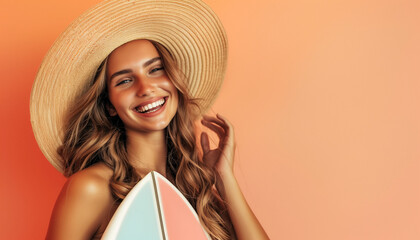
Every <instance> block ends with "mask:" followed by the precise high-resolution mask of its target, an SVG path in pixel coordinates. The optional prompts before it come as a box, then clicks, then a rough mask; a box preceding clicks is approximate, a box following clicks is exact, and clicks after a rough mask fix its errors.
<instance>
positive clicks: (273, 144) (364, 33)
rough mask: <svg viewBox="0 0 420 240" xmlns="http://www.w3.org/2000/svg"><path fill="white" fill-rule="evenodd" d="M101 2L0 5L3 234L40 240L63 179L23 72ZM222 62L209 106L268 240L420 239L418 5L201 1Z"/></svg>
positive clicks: (405, 1) (28, 75) (406, 0)
mask: <svg viewBox="0 0 420 240" xmlns="http://www.w3.org/2000/svg"><path fill="white" fill-rule="evenodd" d="M97 2H99V1H98V0H83V1H82V0H73V1H69V0H62V1H53V0H38V1H33V0H20V1H7V0H6V1H5V0H2V1H1V5H0V6H1V7H0V32H1V37H0V52H1V57H0V67H1V72H0V76H1V80H0V84H1V87H0V112H1V118H0V127H1V135H0V147H1V150H0V159H1V170H0V171H1V172H0V189H1V197H0V208H1V209H0V239H42V238H44V236H45V233H46V229H47V226H48V221H49V216H50V213H51V210H52V207H53V204H54V202H55V199H56V197H57V194H58V192H59V190H60V188H61V186H62V184H63V183H64V181H65V179H64V177H62V176H61V175H60V174H59V173H58V172H57V171H56V170H55V169H54V168H53V167H52V166H51V165H50V164H49V163H48V162H47V160H46V159H45V158H44V157H43V155H42V154H41V152H40V150H39V149H38V146H37V144H36V142H35V140H34V137H33V134H32V130H31V126H30V120H29V96H30V91H31V86H32V81H33V79H34V77H35V75H36V72H37V69H38V67H39V65H40V63H41V61H42V58H43V56H44V55H45V53H46V52H47V50H48V48H49V47H50V46H51V44H52V43H53V41H54V40H55V39H56V38H57V36H58V35H59V34H60V33H61V32H62V31H63V30H64V29H65V27H66V26H67V25H68V24H69V23H70V22H71V21H72V20H73V19H75V18H76V17H77V16H78V15H80V14H81V13H82V12H83V11H85V10H86V9H88V8H89V7H91V6H93V5H94V4H95V3H97ZM206 2H207V3H208V4H209V5H210V6H211V7H212V8H213V9H214V10H215V12H216V13H217V14H218V15H219V17H220V18H221V20H222V22H223V23H224V25H225V28H226V31H227V34H228V38H229V47H230V48H229V63H228V72H227V77H226V81H225V84H224V86H223V89H222V91H221V93H220V95H219V98H218V100H217V102H216V104H215V106H214V107H213V110H212V111H213V112H219V113H222V114H224V115H225V116H227V117H228V118H229V119H230V120H231V121H232V122H233V124H234V125H235V130H236V135H237V143H238V153H237V159H236V174H237V177H238V179H239V181H240V184H241V186H242V188H243V191H244V193H245V195H246V197H247V199H248V201H249V204H250V205H251V207H252V208H253V210H254V211H255V213H256V215H257V216H258V218H259V220H260V221H261V223H262V224H263V226H264V227H265V229H266V231H267V232H268V234H269V235H270V237H271V239H292V240H300V239H320V240H321V239H322V240H326V239H331V240H333V239H340V240H346V239H349V240H350V239H358V240H359V239H366V240H372V239H381V240H387V239H395V240H397V239H398V240H400V239H404V240H411V239H413V240H417V239H420V174H419V171H420V101H419V99H420V98H419V94H420V27H419V26H420V24H419V23H420V17H419V16H420V15H419V12H420V1H417V0H411V1H410V0H394V1H389V0H381V1H379V0H378V1H373V0H370V1H360V0H356V1H326V0H318V1H309V0H297V1H296V0H293V1H292V0H284V1H281V0H265V1H263V0H262V1H251V0H246V1H245V0H240V1H239V0H236V1H226V0H207V1H206Z"/></svg>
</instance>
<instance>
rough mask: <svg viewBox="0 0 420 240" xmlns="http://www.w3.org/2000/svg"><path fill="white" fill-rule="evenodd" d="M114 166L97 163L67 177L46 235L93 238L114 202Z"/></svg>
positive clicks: (63, 237)
mask: <svg viewBox="0 0 420 240" xmlns="http://www.w3.org/2000/svg"><path fill="white" fill-rule="evenodd" d="M111 176H112V170H111V169H109V168H108V167H106V166H105V165H104V164H95V165H93V166H90V167H88V168H86V169H84V170H82V171H79V172H77V173H75V174H73V175H72V176H70V177H69V178H68V179H67V182H66V183H65V184H64V186H63V188H62V190H61V192H60V195H59V196H58V198H57V201H56V204H55V206H54V210H53V213H52V216H51V221H50V226H49V229H48V235H47V239H84V238H86V239H87V238H90V237H91V236H92V234H94V233H95V231H96V230H97V229H98V227H99V226H100V224H101V223H102V219H103V218H104V216H106V214H108V212H109V209H110V208H111V207H112V206H113V204H114V202H115V201H114V199H113V197H112V194H111V190H110V188H109V179H110V178H111Z"/></svg>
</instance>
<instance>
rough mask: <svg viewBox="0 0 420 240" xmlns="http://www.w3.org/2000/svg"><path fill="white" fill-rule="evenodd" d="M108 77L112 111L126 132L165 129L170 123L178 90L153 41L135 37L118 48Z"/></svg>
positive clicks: (113, 53)
mask: <svg viewBox="0 0 420 240" xmlns="http://www.w3.org/2000/svg"><path fill="white" fill-rule="evenodd" d="M155 44H157V43H155ZM106 76H107V89H108V97H109V100H110V102H111V106H110V114H111V116H115V115H118V116H119V117H120V118H121V120H122V121H123V122H124V126H125V129H126V134H127V135H131V134H135V132H137V131H140V132H151V131H159V130H160V131H163V130H164V129H165V128H166V127H167V126H168V125H169V122H170V121H171V120H172V118H173V117H174V115H175V113H176V111H177V107H178V92H177V89H176V88H175V86H174V84H173V83H172V82H171V80H170V79H169V77H168V76H167V75H166V72H165V70H164V67H163V63H162V60H161V58H160V56H159V53H158V51H157V50H156V48H155V47H154V45H153V44H152V43H151V42H150V41H147V40H135V41H132V42H129V43H126V44H124V45H122V46H120V47H118V48H117V49H115V50H114V51H113V52H112V53H111V54H110V55H109V57H108V61H107V65H106ZM108 76H110V77H108Z"/></svg>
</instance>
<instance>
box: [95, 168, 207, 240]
mask: <svg viewBox="0 0 420 240" xmlns="http://www.w3.org/2000/svg"><path fill="white" fill-rule="evenodd" d="M101 239H103V240H133V239H139V240H140V239H145V240H155V239H156V240H209V239H211V238H210V237H209V235H208V233H207V232H206V231H205V230H204V228H203V227H202V225H201V224H200V221H199V219H198V216H197V213H196V212H195V210H194V208H193V207H192V206H191V204H190V203H189V202H188V200H187V199H186V198H185V197H184V195H182V193H181V192H180V191H179V190H178V189H177V188H176V187H175V186H174V185H173V184H172V183H171V182H169V181H168V180H167V179H166V178H165V177H163V176H162V175H160V174H159V173H157V172H150V173H149V174H147V175H146V176H145V177H144V178H143V179H142V180H141V181H139V182H138V183H137V184H136V185H135V186H134V187H133V189H132V190H131V191H130V192H129V193H128V194H127V196H126V197H125V199H124V200H123V201H122V202H121V204H120V206H119V207H118V209H117V210H116V211H115V213H114V215H113V217H112V219H111V221H110V222H109V224H108V227H107V228H106V230H105V232H104V234H103V235H102V238H101Z"/></svg>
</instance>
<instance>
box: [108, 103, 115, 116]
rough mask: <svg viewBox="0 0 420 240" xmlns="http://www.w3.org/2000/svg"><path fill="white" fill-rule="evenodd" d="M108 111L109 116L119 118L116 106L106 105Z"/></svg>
mask: <svg viewBox="0 0 420 240" xmlns="http://www.w3.org/2000/svg"><path fill="white" fill-rule="evenodd" d="M106 110H107V111H108V114H109V116H111V117H115V116H117V111H116V110H115V108H114V106H112V104H111V103H108V104H107V105H106Z"/></svg>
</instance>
